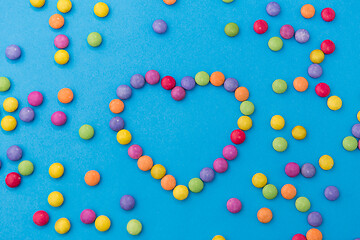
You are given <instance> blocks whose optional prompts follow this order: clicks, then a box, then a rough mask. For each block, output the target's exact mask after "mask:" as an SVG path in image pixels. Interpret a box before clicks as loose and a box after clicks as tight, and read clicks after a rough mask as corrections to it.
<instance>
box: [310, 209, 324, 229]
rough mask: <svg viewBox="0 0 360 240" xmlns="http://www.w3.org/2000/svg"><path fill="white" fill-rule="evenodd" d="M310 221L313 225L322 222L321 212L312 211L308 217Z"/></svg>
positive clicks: (318, 224) (316, 225) (315, 225)
mask: <svg viewBox="0 0 360 240" xmlns="http://www.w3.org/2000/svg"><path fill="white" fill-rule="evenodd" d="M307 221H308V223H309V224H310V225H311V226H313V227H318V226H320V225H321V223H322V216H321V214H320V213H319V212H311V213H309V215H308V217H307Z"/></svg>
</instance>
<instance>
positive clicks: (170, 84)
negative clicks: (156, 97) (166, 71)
mask: <svg viewBox="0 0 360 240" xmlns="http://www.w3.org/2000/svg"><path fill="white" fill-rule="evenodd" d="M161 86H162V87H163V88H164V89H165V90H171V89H173V88H174V87H175V86H176V81H175V79H174V78H173V77H171V76H165V77H163V78H162V79H161Z"/></svg>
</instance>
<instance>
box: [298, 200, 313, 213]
mask: <svg viewBox="0 0 360 240" xmlns="http://www.w3.org/2000/svg"><path fill="white" fill-rule="evenodd" d="M295 207H296V209H297V210H298V211H299V212H307V211H309V209H310V207H311V203H310V201H309V199H307V198H306V197H299V198H298V199H296V202H295Z"/></svg>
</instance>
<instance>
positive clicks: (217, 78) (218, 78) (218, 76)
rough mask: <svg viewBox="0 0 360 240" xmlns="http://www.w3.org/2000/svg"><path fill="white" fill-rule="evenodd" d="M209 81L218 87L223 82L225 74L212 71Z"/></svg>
mask: <svg viewBox="0 0 360 240" xmlns="http://www.w3.org/2000/svg"><path fill="white" fill-rule="evenodd" d="M210 82H211V84H212V85H214V86H216V87H219V86H221V85H223V84H224V82H225V76H224V74H223V73H222V72H213V73H212V74H211V76H210Z"/></svg>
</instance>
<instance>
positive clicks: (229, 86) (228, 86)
mask: <svg viewBox="0 0 360 240" xmlns="http://www.w3.org/2000/svg"><path fill="white" fill-rule="evenodd" d="M238 87H239V82H238V81H237V80H236V79H235V78H227V79H226V80H225V82H224V88H225V90H226V91H228V92H234V91H235V90H236V89H237V88H238Z"/></svg>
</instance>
